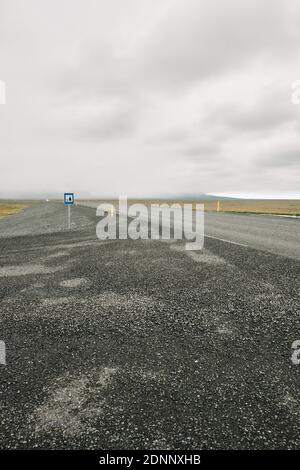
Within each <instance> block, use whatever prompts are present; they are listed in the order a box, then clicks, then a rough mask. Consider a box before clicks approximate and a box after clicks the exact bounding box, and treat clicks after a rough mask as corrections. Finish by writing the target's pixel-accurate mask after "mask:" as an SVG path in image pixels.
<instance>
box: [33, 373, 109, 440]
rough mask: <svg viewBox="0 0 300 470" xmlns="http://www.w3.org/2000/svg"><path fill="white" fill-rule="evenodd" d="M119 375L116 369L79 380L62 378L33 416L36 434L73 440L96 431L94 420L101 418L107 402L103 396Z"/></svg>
mask: <svg viewBox="0 0 300 470" xmlns="http://www.w3.org/2000/svg"><path fill="white" fill-rule="evenodd" d="M116 372H117V369H116V368H111V367H103V368H101V369H100V370H96V369H93V370H90V371H88V372H87V373H86V374H82V375H80V376H79V377H76V376H73V375H69V374H66V375H64V376H62V377H59V378H58V379H57V380H56V381H55V383H54V384H53V386H52V389H53V390H52V392H51V394H50V396H49V397H48V399H47V400H46V401H45V402H44V403H43V404H42V405H41V406H39V407H38V408H37V409H36V410H35V411H34V413H33V414H32V416H31V420H33V421H34V424H35V425H34V430H35V434H36V435H38V436H39V435H44V434H50V435H51V434H52V433H53V432H55V433H59V434H62V435H64V436H65V437H71V438H72V437H76V436H80V435H81V434H82V433H83V432H84V433H86V432H91V431H93V421H94V420H95V419H97V417H98V416H100V415H101V413H102V406H103V404H104V402H105V397H103V395H102V393H103V391H104V390H105V389H106V388H107V387H109V385H110V383H111V381H112V380H113V376H114V374H115V373H116Z"/></svg>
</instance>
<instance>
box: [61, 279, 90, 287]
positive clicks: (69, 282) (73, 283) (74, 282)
mask: <svg viewBox="0 0 300 470" xmlns="http://www.w3.org/2000/svg"><path fill="white" fill-rule="evenodd" d="M59 284H60V285H61V286H62V287H71V288H74V287H80V286H86V285H87V284H88V280H87V279H85V278H84V277H74V278H73V279H66V280H65V281H61V282H60V283H59Z"/></svg>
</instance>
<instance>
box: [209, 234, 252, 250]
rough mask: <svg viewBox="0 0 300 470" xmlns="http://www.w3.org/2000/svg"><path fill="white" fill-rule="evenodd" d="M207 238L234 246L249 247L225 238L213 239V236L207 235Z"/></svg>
mask: <svg viewBox="0 0 300 470" xmlns="http://www.w3.org/2000/svg"><path fill="white" fill-rule="evenodd" d="M205 237H206V238H213V239H214V240H219V241H220V242H225V243H231V244H232V245H239V246H245V247H248V246H249V245H246V244H245V243H238V242H233V241H232V240H225V239H224V238H218V237H213V236H212V235H205Z"/></svg>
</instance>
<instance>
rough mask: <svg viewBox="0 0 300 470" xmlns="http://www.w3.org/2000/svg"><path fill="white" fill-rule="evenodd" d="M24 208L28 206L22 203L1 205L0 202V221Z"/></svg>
mask: <svg viewBox="0 0 300 470" xmlns="http://www.w3.org/2000/svg"><path fill="white" fill-rule="evenodd" d="M25 207H28V204H23V203H15V202H12V203H9V202H5V203H2V202H0V219H2V218H3V217H6V216H8V215H11V214H15V213H16V212H19V211H20V210H22V209H24V208H25Z"/></svg>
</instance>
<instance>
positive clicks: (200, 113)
mask: <svg viewBox="0 0 300 470" xmlns="http://www.w3.org/2000/svg"><path fill="white" fill-rule="evenodd" d="M0 79H1V80H4V81H5V83H6V100H7V102H6V104H5V105H0V158H1V167H0V196H2V197H3V196H11V197H14V196H20V195H25V196H26V195H32V194H36V195H45V196H46V195H51V194H54V193H60V192H64V191H75V192H76V193H77V194H79V195H81V196H86V197H90V196H96V195H97V196H111V195H114V196H117V195H119V194H127V195H128V196H150V195H151V196H161V195H164V196H168V195H172V196H174V195H176V194H178V195H179V194H180V195H182V194H198V193H202V192H208V193H217V194H234V195H248V196H250V195H256V196H260V195H263V196H283V197H288V196H290V197H293V196H294V197H295V196H298V197H300V105H299V106H297V105H293V104H292V102H291V93H292V88H291V84H292V82H294V81H295V80H297V79H300V2H299V0H226V1H224V0H26V1H24V0H0Z"/></svg>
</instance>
